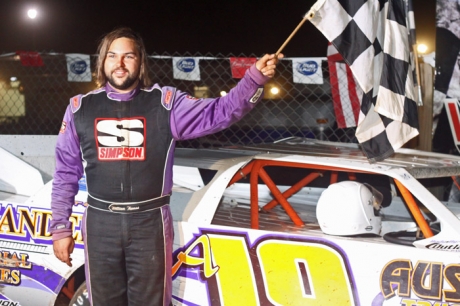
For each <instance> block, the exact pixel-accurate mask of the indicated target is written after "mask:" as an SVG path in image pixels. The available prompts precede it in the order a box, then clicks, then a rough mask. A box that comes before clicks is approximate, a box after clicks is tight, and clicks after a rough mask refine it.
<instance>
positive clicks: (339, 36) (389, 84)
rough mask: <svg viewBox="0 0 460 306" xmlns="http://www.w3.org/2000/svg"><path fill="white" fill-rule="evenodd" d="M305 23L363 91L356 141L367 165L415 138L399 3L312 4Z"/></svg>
mask: <svg viewBox="0 0 460 306" xmlns="http://www.w3.org/2000/svg"><path fill="white" fill-rule="evenodd" d="M306 16H308V19H309V20H310V21H311V22H312V23H313V24H314V25H315V26H316V27H317V28H318V29H319V30H320V31H321V32H322V33H323V35H324V36H325V37H326V38H327V39H328V40H329V41H330V42H331V43H332V44H333V45H334V46H335V47H336V48H337V50H338V51H339V53H340V54H341V55H342V56H343V58H344V59H345V61H346V62H347V64H348V65H349V66H350V69H351V70H352V72H353V74H354V76H355V78H356V80H357V82H358V83H359V85H360V87H361V88H362V89H363V91H364V95H363V99H362V101H361V110H360V112H361V113H360V116H359V121H358V127H357V129H356V138H357V139H358V141H359V143H360V144H361V148H362V150H363V152H364V153H365V154H366V156H367V158H368V160H369V161H370V162H376V161H381V160H384V159H385V158H387V157H389V156H391V155H392V154H393V153H394V151H395V150H397V149H398V148H400V147H401V146H403V145H404V144H405V143H406V142H407V141H409V140H410V139H411V138H413V137H415V136H417V135H418V116H417V103H416V102H415V100H416V96H415V93H414V81H413V75H412V68H411V59H410V48H409V37H408V36H409V28H408V27H407V18H406V2H405V1H404V0H318V2H316V3H315V5H314V6H313V7H312V8H311V10H310V11H309V12H308V13H307V15H306Z"/></svg>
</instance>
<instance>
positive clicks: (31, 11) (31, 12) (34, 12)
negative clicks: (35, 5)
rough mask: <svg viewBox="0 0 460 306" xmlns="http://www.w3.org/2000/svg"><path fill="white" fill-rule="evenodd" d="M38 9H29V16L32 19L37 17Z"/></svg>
mask: <svg viewBox="0 0 460 306" xmlns="http://www.w3.org/2000/svg"><path fill="white" fill-rule="evenodd" d="M37 14H38V12H37V10H36V9H29V10H28V11H27V16H29V18H30V19H35V18H36V17H37Z"/></svg>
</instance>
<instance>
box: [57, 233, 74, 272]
mask: <svg viewBox="0 0 460 306" xmlns="http://www.w3.org/2000/svg"><path fill="white" fill-rule="evenodd" d="M74 246H75V241H74V240H73V238H72V237H65V238H62V239H59V240H56V241H53V250H54V255H56V257H57V258H58V259H59V260H60V261H62V262H64V263H66V264H67V265H68V266H69V267H71V266H72V258H70V254H72V252H73V248H74Z"/></svg>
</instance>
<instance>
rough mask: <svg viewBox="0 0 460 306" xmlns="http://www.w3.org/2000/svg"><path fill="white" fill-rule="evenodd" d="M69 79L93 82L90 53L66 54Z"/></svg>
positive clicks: (70, 80) (71, 80)
mask: <svg viewBox="0 0 460 306" xmlns="http://www.w3.org/2000/svg"><path fill="white" fill-rule="evenodd" d="M65 57H66V61H67V80H68V81H69V82H91V62H90V58H89V55H88V54H78V53H70V54H66V55H65Z"/></svg>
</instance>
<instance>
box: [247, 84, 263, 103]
mask: <svg viewBox="0 0 460 306" xmlns="http://www.w3.org/2000/svg"><path fill="white" fill-rule="evenodd" d="M263 91H264V89H263V88H262V87H259V88H257V91H256V93H255V94H254V95H253V96H252V98H251V99H250V100H249V102H251V103H256V101H257V100H258V99H259V98H260V96H261V95H262V92H263Z"/></svg>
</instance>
